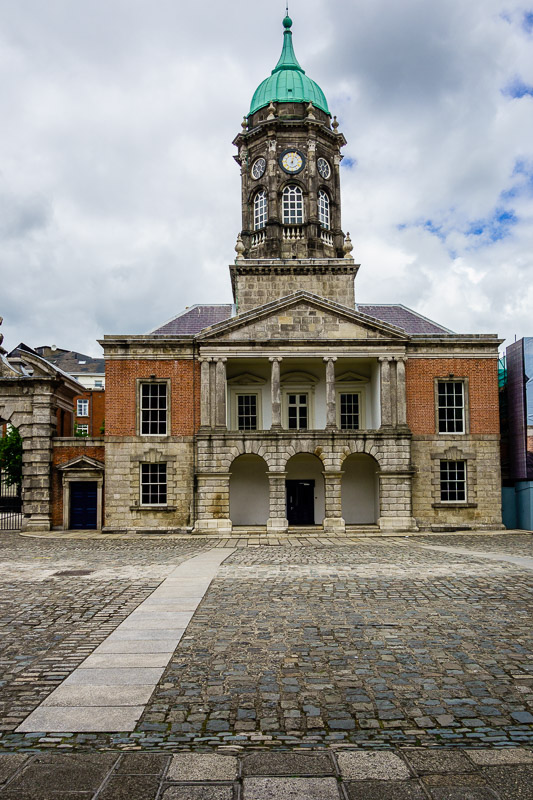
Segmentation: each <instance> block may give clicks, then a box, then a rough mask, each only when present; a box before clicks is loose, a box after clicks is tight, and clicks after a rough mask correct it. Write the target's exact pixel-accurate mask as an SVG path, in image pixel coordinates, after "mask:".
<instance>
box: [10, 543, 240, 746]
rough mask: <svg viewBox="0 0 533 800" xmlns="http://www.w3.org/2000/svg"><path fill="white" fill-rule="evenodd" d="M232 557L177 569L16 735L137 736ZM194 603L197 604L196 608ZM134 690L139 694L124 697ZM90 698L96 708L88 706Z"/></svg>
mask: <svg viewBox="0 0 533 800" xmlns="http://www.w3.org/2000/svg"><path fill="white" fill-rule="evenodd" d="M229 552H230V551H228V550H227V549H222V548H213V549H212V550H209V551H207V552H205V553H201V554H200V555H198V556H195V557H193V558H191V559H189V560H188V561H186V562H184V563H183V564H180V565H179V566H178V567H176V568H175V569H174V570H173V571H172V572H171V573H170V575H169V576H168V577H167V578H166V579H165V580H164V581H163V582H162V583H161V584H160V585H159V586H158V588H157V589H156V590H155V591H154V592H153V593H152V594H151V595H150V597H149V598H148V599H149V601H150V602H149V603H147V604H146V605H145V602H146V601H145V602H143V603H141V604H140V606H138V607H137V608H136V609H135V610H134V611H133V612H132V613H131V614H130V615H129V616H128V617H127V618H126V619H125V620H124V621H123V622H122V623H121V624H120V625H119V626H118V627H117V628H116V629H115V630H114V631H113V632H112V633H111V634H110V635H109V636H108V637H107V638H106V639H105V641H104V642H103V643H102V645H100V646H99V647H97V648H96V650H95V651H94V652H93V653H92V654H91V655H90V656H89V657H88V658H86V659H85V661H83V662H82V663H81V664H80V666H79V667H77V668H76V669H75V670H74V671H73V672H72V673H71V674H70V675H69V676H68V677H67V678H66V679H65V680H64V681H63V682H62V683H61V684H60V685H59V686H58V687H57V689H56V690H55V691H53V692H52V693H51V694H50V695H49V696H48V697H47V698H46V701H45V702H43V703H41V705H39V706H38V707H37V708H36V709H35V710H34V711H33V712H32V713H31V714H30V715H29V716H28V717H27V718H26V719H25V720H24V721H23V722H22V724H21V725H19V727H18V728H17V731H16V732H17V733H31V732H40V731H53V732H54V733H59V732H72V733H77V732H90V731H97V732H112V731H133V730H134V729H135V726H136V724H137V722H138V720H139V719H140V717H141V715H142V713H143V711H144V706H145V704H146V703H147V702H148V699H149V697H150V694H151V693H152V692H153V690H154V689H155V687H156V685H157V683H158V682H159V680H160V678H161V676H162V675H163V672H164V671H165V668H166V666H167V664H168V662H169V661H170V658H171V657H172V654H173V652H174V650H175V649H176V647H177V646H178V644H179V642H180V639H181V637H182V635H183V633H184V631H185V629H186V627H187V625H188V624H189V622H190V620H191V618H192V616H193V614H194V611H195V608H196V606H197V605H198V604H199V603H200V600H201V598H202V597H203V595H204V594H205V592H206V591H207V589H208V587H209V584H210V583H211V581H212V579H213V577H214V576H215V574H216V572H217V570H218V568H219V566H220V564H221V563H222V562H223V561H224V560H225V559H226V558H227V557H228V555H229ZM192 597H194V598H195V599H197V603H196V606H194V607H193V605H194V603H193V602H192V600H191V598H192ZM182 598H183V603H182ZM169 606H170V607H171V610H168V607H169ZM183 606H186V610H185V609H184V608H183ZM161 608H164V609H165V610H161ZM162 642H164V648H162V646H161V643H162ZM154 645H155V646H154ZM110 646H111V651H110V649H109V647H110ZM130 687H133V688H134V689H138V690H139V691H138V692H137V691H132V692H130V693H128V692H127V691H124V690H125V689H126V690H127V689H128V688H130ZM73 689H74V690H76V689H77V690H78V693H77V692H76V691H74V692H72V690H73ZM80 689H81V690H82V691H81V693H79V690H80ZM83 690H85V691H83ZM89 697H90V698H92V702H87V698H89ZM84 698H85V700H84ZM97 698H98V700H96V699H97ZM117 698H120V700H117ZM140 698H142V699H140ZM83 702H86V705H83V704H82V703H83ZM96 702H98V703H100V704H99V705H96Z"/></svg>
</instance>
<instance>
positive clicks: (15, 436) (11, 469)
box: [0, 428, 22, 486]
mask: <svg viewBox="0 0 533 800" xmlns="http://www.w3.org/2000/svg"><path fill="white" fill-rule="evenodd" d="M0 470H2V477H3V479H4V481H5V483H6V486H13V484H20V483H22V438H21V436H20V433H19V432H18V430H17V429H16V428H10V429H9V430H8V432H7V434H6V436H4V437H2V438H1V439H0Z"/></svg>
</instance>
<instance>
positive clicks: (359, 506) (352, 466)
mask: <svg viewBox="0 0 533 800" xmlns="http://www.w3.org/2000/svg"><path fill="white" fill-rule="evenodd" d="M378 472H379V464H378V462H377V461H376V460H375V458H372V456H369V455H368V454H367V453H354V454H353V455H350V456H348V457H347V458H346V459H345V461H344V463H343V465H342V473H343V474H342V489H341V497H342V516H343V517H344V520H345V522H346V524H347V525H375V524H376V523H377V521H378V518H379V478H378Z"/></svg>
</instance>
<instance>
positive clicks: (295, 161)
mask: <svg viewBox="0 0 533 800" xmlns="http://www.w3.org/2000/svg"><path fill="white" fill-rule="evenodd" d="M279 163H280V166H281V168H282V169H283V170H285V172H288V173H289V174H290V175H295V174H296V173H297V172H301V171H302V170H303V168H304V166H305V156H304V155H303V153H300V152H299V150H285V151H284V152H283V153H282V154H281V155H280V157H279Z"/></svg>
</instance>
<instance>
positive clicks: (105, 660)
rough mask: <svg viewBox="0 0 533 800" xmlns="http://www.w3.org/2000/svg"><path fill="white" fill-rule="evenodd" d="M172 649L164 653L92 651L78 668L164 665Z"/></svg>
mask: <svg viewBox="0 0 533 800" xmlns="http://www.w3.org/2000/svg"><path fill="white" fill-rule="evenodd" d="M171 655H172V651H170V652H165V653H93V654H92V655H90V656H89V658H86V659H85V661H84V662H83V663H82V664H80V667H79V668H80V669H99V668H104V669H114V668H117V667H118V668H124V667H166V665H167V664H168V662H169V661H170V657H171Z"/></svg>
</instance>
